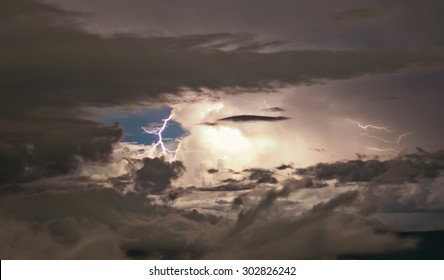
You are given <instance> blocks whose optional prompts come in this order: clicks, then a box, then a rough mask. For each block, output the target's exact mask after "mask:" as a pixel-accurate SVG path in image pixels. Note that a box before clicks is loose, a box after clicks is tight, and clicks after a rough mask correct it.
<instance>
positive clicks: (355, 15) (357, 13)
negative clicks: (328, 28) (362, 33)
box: [333, 8, 384, 22]
mask: <svg viewBox="0 0 444 280" xmlns="http://www.w3.org/2000/svg"><path fill="white" fill-rule="evenodd" d="M383 14H384V11H383V10H380V9H369V8H357V9H351V10H346V11H342V12H339V13H337V14H335V15H334V16H333V20H335V21H340V22H344V21H353V20H368V19H373V18H376V17H378V16H381V15H383Z"/></svg>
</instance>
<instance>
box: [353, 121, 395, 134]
mask: <svg viewBox="0 0 444 280" xmlns="http://www.w3.org/2000/svg"><path fill="white" fill-rule="evenodd" d="M351 121H352V122H353V123H355V124H357V125H358V126H359V127H360V128H362V129H364V130H367V129H369V128H371V129H376V130H384V131H387V132H389V133H391V132H393V130H390V129H388V127H386V126H377V125H373V124H366V125H362V124H361V123H359V122H357V121H354V120H351Z"/></svg>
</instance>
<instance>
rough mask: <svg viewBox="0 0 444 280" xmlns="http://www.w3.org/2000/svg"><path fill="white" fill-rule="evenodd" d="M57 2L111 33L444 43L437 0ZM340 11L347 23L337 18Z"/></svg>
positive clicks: (353, 43) (356, 43) (311, 44)
mask: <svg viewBox="0 0 444 280" xmlns="http://www.w3.org/2000/svg"><path fill="white" fill-rule="evenodd" d="M51 1H52V2H54V3H60V4H62V5H63V6H64V7H67V8H68V9H71V10H76V11H83V12H86V13H90V14H93V15H94V16H92V17H91V18H89V20H88V21H87V25H88V28H89V29H90V30H94V31H96V32H103V33H106V34H110V33H111V34H112V33H116V32H139V33H142V34H146V33H149V34H169V35H171V34H173V35H174V36H176V35H185V34H210V33H220V32H229V33H239V32H247V33H253V34H261V36H262V37H264V38H272V39H273V40H284V41H290V42H291V43H292V45H293V46H298V47H303V48H369V47H371V48H381V47H390V48H393V47H401V48H402V47H407V46H408V47H438V46H441V47H442V46H443V42H444V41H443V39H444V37H443V34H442V32H441V26H443V25H444V24H443V17H442V16H441V15H442V13H443V11H444V5H443V3H442V2H441V1H436V0H424V1H416V0H406V1H399V0H371V1H370V0H335V1H329V0H299V1H294V0H276V1H273V5H272V7H270V1H268V0H244V1H236V0H225V1H208V0H189V1H186V2H184V1H177V0H150V1H139V0H128V1H125V2H121V1H116V0H51ZM110 3H111V4H110ZM103 6H106V7H107V8H106V9H103ZM335 17H338V18H339V19H342V21H334V20H333V21H332V19H333V18H335ZM116 19H118V20H116ZM412 19H414V20H412Z"/></svg>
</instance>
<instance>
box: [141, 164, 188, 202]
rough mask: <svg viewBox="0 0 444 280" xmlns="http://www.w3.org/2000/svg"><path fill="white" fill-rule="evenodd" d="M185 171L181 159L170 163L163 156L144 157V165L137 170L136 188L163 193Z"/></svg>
mask: <svg viewBox="0 0 444 280" xmlns="http://www.w3.org/2000/svg"><path fill="white" fill-rule="evenodd" d="M184 171H185V166H184V165H183V163H182V162H181V161H173V162H171V163H168V162H165V161H164V159H163V158H144V159H143V167H142V168H141V169H139V170H137V171H136V190H138V191H143V192H148V193H161V192H163V191H164V190H165V189H166V188H168V187H169V186H170V184H171V181H172V180H173V179H177V178H179V177H180V176H181V175H182V173H183V172H184Z"/></svg>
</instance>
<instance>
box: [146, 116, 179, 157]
mask: <svg viewBox="0 0 444 280" xmlns="http://www.w3.org/2000/svg"><path fill="white" fill-rule="evenodd" d="M172 117H173V113H171V114H170V116H169V117H168V118H166V119H163V120H162V121H163V125H162V126H161V127H156V128H154V129H152V130H148V129H146V128H145V127H142V129H143V131H145V133H147V134H153V135H157V136H158V137H159V140H158V141H157V142H156V144H154V146H153V150H154V149H156V148H157V147H158V146H160V149H161V150H162V153H163V154H165V155H167V154H174V156H176V153H177V151H178V149H176V150H174V151H171V150H169V149H167V148H166V147H165V144H164V143H163V138H162V132H163V131H164V130H165V128H166V127H167V124H168V122H169V121H170V120H171V118H172Z"/></svg>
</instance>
